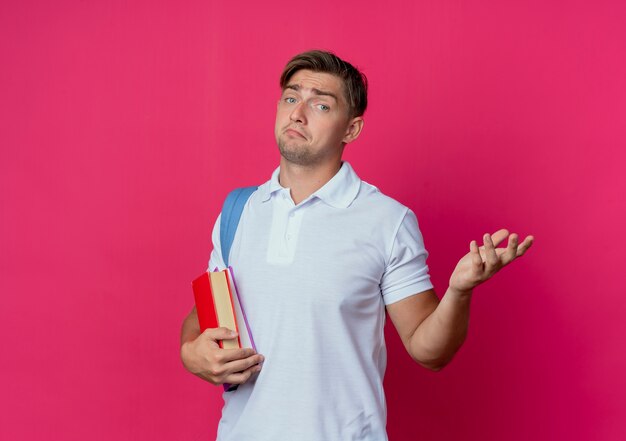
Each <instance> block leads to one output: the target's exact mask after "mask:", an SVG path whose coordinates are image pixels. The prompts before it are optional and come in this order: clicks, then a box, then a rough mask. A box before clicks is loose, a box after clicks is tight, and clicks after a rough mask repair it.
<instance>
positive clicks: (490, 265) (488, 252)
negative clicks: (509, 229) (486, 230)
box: [483, 234, 499, 274]
mask: <svg viewBox="0 0 626 441" xmlns="http://www.w3.org/2000/svg"><path fill="white" fill-rule="evenodd" d="M483 241H484V243H485V271H486V272H487V273H489V274H492V273H494V272H495V271H496V270H497V265H498V262H499V259H498V255H497V254H496V249H495V247H494V245H493V242H492V240H491V236H490V235H489V234H485V235H484V236H483Z"/></svg>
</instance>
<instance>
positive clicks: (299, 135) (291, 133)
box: [285, 128, 306, 139]
mask: <svg viewBox="0 0 626 441" xmlns="http://www.w3.org/2000/svg"><path fill="white" fill-rule="evenodd" d="M285 134H287V135H289V136H292V137H294V138H302V139H306V136H304V135H303V134H302V133H300V132H298V131H297V130H296V129H291V128H290V129H287V130H285Z"/></svg>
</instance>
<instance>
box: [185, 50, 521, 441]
mask: <svg viewBox="0 0 626 441" xmlns="http://www.w3.org/2000/svg"><path fill="white" fill-rule="evenodd" d="M280 85H281V89H282V95H281V98H280V101H279V102H278V109H277V112H276V126H275V134H276V141H277V144H278V148H279V150H280V153H281V160H280V167H279V168H278V169H276V170H275V171H274V173H273V175H272V177H271V179H270V180H269V181H268V182H266V183H265V184H263V185H262V186H260V187H259V189H258V190H257V191H256V192H255V193H253V194H252V196H251V197H250V199H249V201H248V203H247V205H246V207H245V209H244V212H243V215H242V218H241V221H240V224H239V227H238V230H237V234H236V236H235V241H234V243H233V247H232V249H231V253H230V262H231V265H232V266H233V268H234V271H235V273H236V276H237V284H238V288H239V291H240V295H241V296H242V297H243V301H244V303H245V305H246V310H247V313H248V319H249V323H250V327H251V329H252V333H253V335H254V339H255V342H256V344H257V349H258V353H255V351H253V350H251V349H240V350H227V349H220V348H219V346H218V343H217V340H219V339H224V338H232V336H233V335H232V334H231V333H230V331H228V330H227V329H224V328H217V329H207V330H206V331H205V332H203V333H202V334H201V333H200V332H199V326H198V320H197V315H196V311H195V308H194V309H193V310H192V311H191V313H190V314H189V315H188V316H187V318H186V319H185V321H184V323H183V329H182V336H181V357H182V360H183V363H184V365H185V367H186V368H187V369H188V370H189V371H190V372H192V373H194V374H195V375H197V376H199V377H200V378H203V379H205V380H207V381H209V382H211V383H213V384H222V383H231V384H239V385H240V386H239V388H238V389H237V390H236V391H233V392H225V393H224V408H223V412H222V419H221V421H220V425H219V428H218V439H219V440H221V441H231V440H237V441H246V440H255V441H263V440H268V441H269V440H271V441H281V440H289V441H292V440H298V441H306V440H311V441H313V440H315V441H319V440H352V439H355V440H356V439H359V440H376V441H379V440H384V439H387V435H386V432H385V424H386V407H385V396H384V393H383V387H382V383H383V375H384V371H385V366H386V351H385V342H384V334H383V326H384V322H385V310H386V311H387V312H388V313H389V317H390V318H391V320H392V322H393V324H394V325H395V327H396V329H397V331H398V334H399V335H400V338H401V339H402V341H403V343H404V345H405V347H406V349H407V351H408V352H409V354H410V355H411V357H412V358H413V359H414V360H415V361H416V362H417V363H419V364H421V365H422V366H425V367H427V368H429V369H432V370H439V369H441V368H442V367H443V366H445V365H446V364H447V363H448V362H449V361H450V360H451V359H452V357H453V356H454V354H455V353H456V351H457V350H458V349H459V347H460V346H461V344H462V343H463V341H464V339H465V336H466V333H467V325H468V317H469V305H470V300H471V297H472V290H473V289H474V288H475V287H476V286H478V285H479V284H480V283H482V282H484V281H485V280H487V279H489V278H490V277H491V276H493V275H494V274H495V273H496V272H497V271H498V270H499V269H500V268H502V267H503V266H505V265H507V264H509V263H511V262H512V261H513V260H514V259H515V258H516V257H519V256H521V255H522V254H524V252H525V251H526V250H527V249H528V247H529V246H530V245H531V244H532V241H533V238H532V236H529V237H527V238H526V239H525V240H524V241H523V242H522V243H521V244H518V237H517V235H515V234H511V235H509V233H508V232H507V231H506V230H500V231H498V232H496V233H495V234H493V236H491V235H489V234H485V236H484V237H483V241H484V246H481V247H480V248H479V247H478V244H477V243H476V242H475V241H472V242H471V243H470V251H469V253H468V254H467V255H465V256H464V257H463V258H462V259H461V260H460V261H459V263H458V265H457V267H456V269H455V270H454V272H453V273H452V276H451V277H450V286H449V287H448V290H447V291H446V293H445V295H444V296H443V298H442V300H441V301H439V299H438V297H437V296H436V295H435V292H434V291H433V286H432V284H431V283H430V278H429V275H428V267H427V265H426V257H427V252H426V250H425V249H424V244H423V240H422V236H421V233H420V231H419V228H418V224H417V219H416V217H415V215H414V214H413V213H412V212H411V211H410V210H409V209H408V208H406V207H404V206H403V205H401V204H400V203H398V202H396V201H394V200H393V199H391V198H389V197H387V196H384V195H383V194H381V193H380V192H379V191H378V190H377V189H376V188H375V187H373V186H371V185H369V184H367V183H365V182H363V181H361V180H360V179H359V178H358V176H357V175H356V173H355V172H354V170H353V169H352V168H351V167H350V165H349V164H348V163H347V162H343V161H342V160H341V157H342V153H343V149H344V147H345V145H346V144H348V143H350V142H352V141H354V140H355V139H357V138H358V136H359V134H360V133H361V130H362V128H363V113H364V112H365V108H366V107H367V83H366V80H365V77H364V76H363V75H362V74H361V73H360V72H359V71H358V70H356V69H355V68H354V67H353V66H352V65H350V64H349V63H347V62H345V61H343V60H341V59H339V58H338V57H336V56H335V55H333V54H330V53H327V52H322V51H310V52H306V53H303V54H300V55H297V56H295V57H294V58H293V59H292V60H291V61H290V62H289V63H288V64H287V66H286V67H285V70H284V72H283V74H282V76H281V79H280ZM219 237H220V236H219V219H218V221H217V222H216V224H215V228H214V230H213V246H214V248H213V252H212V253H211V259H210V261H209V269H213V268H215V267H218V268H220V269H222V268H224V262H223V259H222V256H221V255H220V243H219ZM507 237H508V245H507V247H506V248H496V247H497V246H498V245H499V244H500V243H502V242H503V241H504V240H505V239H506V238H507ZM261 354H263V355H261ZM257 373H258V375H257Z"/></svg>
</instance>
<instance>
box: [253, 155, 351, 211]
mask: <svg viewBox="0 0 626 441" xmlns="http://www.w3.org/2000/svg"><path fill="white" fill-rule="evenodd" d="M279 173H280V167H278V168H276V170H274V172H273V173H272V177H271V179H270V180H269V181H267V182H266V183H265V184H263V185H262V186H261V188H260V190H261V194H262V201H263V202H266V201H268V200H269V199H270V197H271V196H272V194H273V193H275V192H277V191H279V190H287V189H286V188H285V187H283V186H281V185H280V183H279V182H278V175H279ZM360 188H361V179H360V178H359V177H358V176H357V174H356V173H355V171H354V169H353V168H352V166H350V164H349V163H348V162H346V161H343V162H342V163H341V168H340V169H339V171H338V172H337V173H336V174H335V176H333V177H332V178H331V179H330V181H328V182H327V183H326V184H324V186H323V187H322V188H320V189H319V190H317V191H316V192H315V193H313V194H312V195H311V196H310V197H311V198H312V197H317V198H318V199H321V200H322V201H324V202H325V203H327V204H328V205H331V206H333V207H336V208H348V207H349V206H350V204H352V202H353V201H354V199H355V198H356V196H357V194H358V193H359V189H360Z"/></svg>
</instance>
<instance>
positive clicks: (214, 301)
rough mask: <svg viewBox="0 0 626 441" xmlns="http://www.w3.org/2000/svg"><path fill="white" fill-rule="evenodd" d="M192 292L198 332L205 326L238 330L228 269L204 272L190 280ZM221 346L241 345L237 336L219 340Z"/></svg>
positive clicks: (226, 347)
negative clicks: (198, 326)
mask: <svg viewBox="0 0 626 441" xmlns="http://www.w3.org/2000/svg"><path fill="white" fill-rule="evenodd" d="M192 286H193V294H194V297H195V300H196V310H197V311H198V322H199V323H200V332H202V331H204V330H205V329H207V328H219V327H225V328H228V329H232V330H233V331H239V330H238V326H237V318H236V315H235V307H234V305H233V296H232V293H231V288H230V287H231V282H230V280H229V277H228V270H224V271H215V272H206V273H204V274H202V275H201V276H200V277H198V278H197V279H195V280H194V281H193V282H192ZM219 345H220V347H221V348H225V349H236V348H240V347H241V343H240V341H239V337H235V338H233V339H228V340H219Z"/></svg>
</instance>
